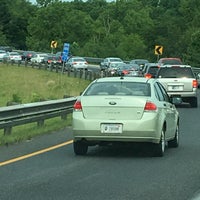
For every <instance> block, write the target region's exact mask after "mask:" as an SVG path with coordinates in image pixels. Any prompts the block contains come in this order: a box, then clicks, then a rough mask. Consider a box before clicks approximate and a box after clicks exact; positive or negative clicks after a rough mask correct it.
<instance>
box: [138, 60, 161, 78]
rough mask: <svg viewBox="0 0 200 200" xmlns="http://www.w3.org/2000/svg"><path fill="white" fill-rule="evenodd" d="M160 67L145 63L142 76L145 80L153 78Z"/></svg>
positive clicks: (156, 64)
mask: <svg viewBox="0 0 200 200" xmlns="http://www.w3.org/2000/svg"><path fill="white" fill-rule="evenodd" d="M159 68H160V66H159V64H158V63H146V64H145V66H144V68H143V70H142V74H143V76H144V77H146V78H155V77H156V74H157V72H158V70H159Z"/></svg>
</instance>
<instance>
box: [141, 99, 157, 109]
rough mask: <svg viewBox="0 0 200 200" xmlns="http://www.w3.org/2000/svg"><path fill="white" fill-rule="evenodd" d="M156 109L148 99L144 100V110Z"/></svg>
mask: <svg viewBox="0 0 200 200" xmlns="http://www.w3.org/2000/svg"><path fill="white" fill-rule="evenodd" d="M156 110H157V106H156V105H155V104H154V103H153V102H150V101H147V102H146V105H145V107H144V111H156Z"/></svg>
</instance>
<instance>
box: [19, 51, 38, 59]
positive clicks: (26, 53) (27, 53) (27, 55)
mask: <svg viewBox="0 0 200 200" xmlns="http://www.w3.org/2000/svg"><path fill="white" fill-rule="evenodd" d="M35 54H36V52H35V51H24V52H22V60H24V61H30V60H31V58H32V57H33V55H35Z"/></svg>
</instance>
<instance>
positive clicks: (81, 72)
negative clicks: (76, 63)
mask: <svg viewBox="0 0 200 200" xmlns="http://www.w3.org/2000/svg"><path fill="white" fill-rule="evenodd" d="M82 75H83V70H82V69H81V70H80V73H79V78H81V77H82Z"/></svg>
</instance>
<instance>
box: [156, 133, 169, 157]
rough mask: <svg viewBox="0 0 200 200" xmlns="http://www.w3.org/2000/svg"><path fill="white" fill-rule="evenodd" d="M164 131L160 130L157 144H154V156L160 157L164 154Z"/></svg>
mask: <svg viewBox="0 0 200 200" xmlns="http://www.w3.org/2000/svg"><path fill="white" fill-rule="evenodd" d="M165 144H166V142H165V132H164V130H162V132H161V136H160V142H159V143H158V144H155V156H159V157H162V156H164V152H165Z"/></svg>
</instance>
